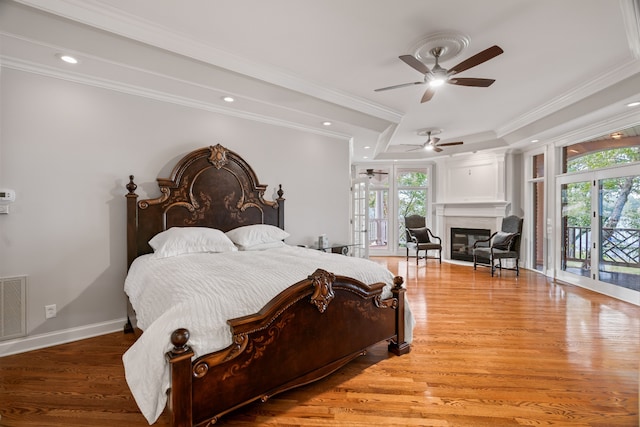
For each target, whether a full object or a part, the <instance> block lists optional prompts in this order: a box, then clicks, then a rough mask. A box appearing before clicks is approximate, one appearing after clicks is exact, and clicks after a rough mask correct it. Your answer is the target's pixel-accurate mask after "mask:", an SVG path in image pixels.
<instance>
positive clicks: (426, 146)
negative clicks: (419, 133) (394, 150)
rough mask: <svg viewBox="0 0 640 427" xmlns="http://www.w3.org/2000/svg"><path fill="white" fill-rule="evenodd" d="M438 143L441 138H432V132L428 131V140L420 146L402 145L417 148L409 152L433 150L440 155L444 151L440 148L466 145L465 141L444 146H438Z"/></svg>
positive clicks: (444, 144)
mask: <svg viewBox="0 0 640 427" xmlns="http://www.w3.org/2000/svg"><path fill="white" fill-rule="evenodd" d="M438 141H440V138H437V137H435V136H431V131H427V140H426V141H425V142H424V143H422V144H420V145H418V144H402V145H408V146H410V147H416V148H414V149H413V150H409V151H418V150H432V151H435V152H436V153H439V152H441V151H442V148H440V147H449V146H452V145H462V144H464V142H463V141H456V142H445V143H442V144H438Z"/></svg>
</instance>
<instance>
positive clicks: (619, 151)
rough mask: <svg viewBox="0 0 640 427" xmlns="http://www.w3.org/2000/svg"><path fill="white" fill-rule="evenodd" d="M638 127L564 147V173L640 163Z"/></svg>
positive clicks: (639, 130) (639, 128) (639, 133)
mask: <svg viewBox="0 0 640 427" xmlns="http://www.w3.org/2000/svg"><path fill="white" fill-rule="evenodd" d="M638 135H640V126H636V127H633V128H629V129H625V130H622V131H619V132H615V133H612V134H610V135H605V136H603V137H601V138H596V139H593V140H590V141H585V142H580V143H578V144H573V145H569V146H567V147H564V148H563V150H562V152H563V170H564V172H578V171H586V170H595V169H601V168H606V167H609V166H615V165H623V164H628V163H633V162H638V161H640V136H638Z"/></svg>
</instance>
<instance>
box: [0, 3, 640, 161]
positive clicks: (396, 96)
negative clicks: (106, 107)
mask: <svg viewBox="0 0 640 427" xmlns="http://www.w3.org/2000/svg"><path fill="white" fill-rule="evenodd" d="M16 3H22V4H24V5H27V6H30V7H34V8H36V9H39V10H41V11H46V12H49V13H51V14H53V15H57V16H58V18H55V19H56V20H57V21H56V24H55V26H59V25H66V28H67V30H66V31H65V32H64V34H61V33H60V31H59V30H56V31H54V30H53V29H52V28H53V26H54V25H53V24H51V23H49V21H47V24H46V25H44V24H41V23H40V19H43V20H44V19H45V18H46V19H49V20H50V19H51V17H48V18H47V16H45V14H42V13H41V12H37V15H35V16H34V11H32V10H29V9H28V8H25V7H22V6H19V5H17V4H16ZM0 7H2V9H0V12H3V13H4V14H5V19H4V20H2V18H0V24H2V30H1V31H0V34H1V35H2V36H3V40H2V42H3V47H2V59H3V65H5V64H8V66H12V67H16V68H20V67H22V68H26V67H27V66H28V65H29V66H33V64H38V65H39V66H41V67H42V66H46V67H57V68H59V67H61V66H60V65H54V64H53V63H48V62H46V61H43V60H41V59H38V55H39V54H42V53H44V51H46V50H47V49H52V50H56V49H60V48H67V49H71V50H72V52H73V53H76V54H78V55H80V56H81V58H82V57H83V56H84V58H83V61H82V62H81V64H79V65H80V67H79V68H76V69H75V70H74V71H73V73H75V75H76V77H77V78H78V79H80V78H81V77H80V76H85V77H86V76H89V75H90V76H92V78H93V79H94V80H95V79H100V81H105V82H106V81H109V82H112V81H115V80H117V81H119V82H121V83H123V82H126V83H127V85H128V87H129V86H136V87H138V88H142V89H140V90H148V91H154V93H158V92H160V89H159V88H162V92H163V93H165V94H167V95H166V96H169V95H168V94H172V96H175V97H179V99H180V100H183V99H184V100H186V99H188V100H189V101H184V102H192V103H193V105H196V104H197V105H201V106H204V108H209V109H214V110H216V109H217V110H220V111H226V112H229V113H231V114H237V115H245V116H249V117H251V118H254V119H258V120H263V121H268V122H272V123H276V124H281V125H285V126H297V127H300V128H304V129H311V130H312V131H315V132H320V133H327V134H330V135H335V136H336V137H339V138H346V139H348V138H353V141H354V156H353V160H354V162H361V161H365V159H364V157H365V156H366V157H368V158H369V159H368V160H372V159H373V158H375V159H391V158H395V159H415V158H430V157H432V156H434V155H435V154H432V153H425V154H423V153H422V152H410V153H406V147H401V146H400V145H399V144H420V143H422V142H424V140H425V138H424V137H421V136H418V135H417V134H416V132H417V131H418V130H420V129H423V128H427V127H434V128H438V129H442V132H441V133H440V134H439V135H438V136H439V137H440V139H441V142H447V141H458V140H463V141H465V144H464V145H462V146H455V147H450V148H446V149H445V151H444V152H442V153H440V154H439V155H441V156H442V155H448V154H451V153H457V152H464V151H476V150H479V149H485V148H493V147H512V148H514V149H518V148H524V147H526V146H528V145H530V144H531V143H530V141H531V140H532V139H542V140H549V139H554V138H558V137H559V135H563V134H566V133H567V132H577V129H580V128H585V127H589V126H591V125H592V124H593V123H596V122H606V121H611V120H612V118H616V117H621V116H624V117H627V118H628V120H630V121H634V120H635V121H639V122H640V113H629V108H628V107H626V106H625V104H626V103H628V102H629V101H631V100H640V0H620V1H614V0H561V1H559V0H482V1H477V0H447V1H441V0H402V1H398V0H320V1H319V0H269V1H265V0H215V1H211V0H187V1H180V2H176V1H158V0H136V1H132V0H20V1H18V2H11V1H9V0H0ZM0 15H2V13H0ZM60 17H64V18H66V19H70V20H73V21H77V22H79V23H82V24H86V25H88V26H91V27H96V28H99V29H100V30H104V31H106V32H107V33H105V32H104V31H101V32H97V31H95V30H91V31H93V33H91V34H89V33H88V32H87V31H89V30H88V29H86V28H84V26H80V25H76V24H73V23H65V22H64V20H61V19H60ZM42 22H44V21H42ZM46 27H51V28H48V29H47V28H46ZM445 31H446V32H452V31H455V32H459V33H463V34H465V35H466V36H467V37H468V38H469V40H470V43H469V46H468V47H467V48H466V49H465V50H463V51H462V52H461V53H460V54H459V55H458V57H456V58H453V59H451V60H448V61H446V62H443V63H442V65H443V66H444V67H445V68H451V67H452V66H454V65H455V64H457V63H458V62H461V61H462V60H464V59H466V58H468V57H470V56H472V55H474V54H476V53H478V52H480V51H482V50H484V49H486V48H488V47H490V46H492V45H498V46H500V47H501V48H502V49H503V50H504V53H503V54H502V55H499V56H497V57H496V58H494V59H492V60H490V61H487V62H485V63H483V64H481V65H478V66H477V67H474V68H472V69H470V70H467V71H465V72H463V73H461V77H481V78H492V79H496V82H495V83H494V84H493V85H492V86H490V87H488V88H474V87H461V86H453V85H445V86H444V87H442V88H440V89H439V90H438V91H437V93H436V95H435V96H434V98H433V99H432V100H431V101H429V102H427V103H424V104H421V103H420V98H421V96H422V93H423V92H424V90H425V88H426V86H424V85H417V86H410V87H404V88H400V89H396V90H391V91H385V92H374V89H376V88H380V87H385V86H391V85H394V84H399V83H406V82H412V81H418V80H421V79H422V76H421V75H420V73H418V72H417V71H416V70H414V69H412V68H410V67H409V66H408V65H406V64H405V63H403V62H402V61H400V60H399V59H398V56H399V55H403V54H413V53H414V52H415V48H416V46H417V45H418V44H419V43H420V41H421V40H423V39H424V38H425V37H427V36H430V35H432V34H434V33H438V32H445ZM105 34H107V35H105ZM108 34H111V35H108ZM113 34H115V35H117V36H118V37H117V38H115V37H114V36H113ZM123 37H124V38H127V39H133V40H135V41H136V42H132V41H131V40H129V41H126V40H124V39H123ZM139 42H142V43H139ZM145 45H150V46H154V47H157V48H162V49H164V50H166V51H168V52H172V53H173V54H180V55H182V56H176V55H173V56H172V58H171V61H168V60H167V58H166V57H163V55H165V56H166V55H168V54H167V53H164V52H162V51H159V50H157V49H155V50H150V48H149V46H145ZM194 60H197V61H194ZM118 70H120V71H122V70H126V76H125V73H123V72H120V73H119V72H118ZM116 76H117V78H116ZM155 80H157V81H155ZM105 84H106V83H105ZM195 89H199V91H197V90H195ZM225 93H229V94H232V95H233V96H234V97H236V102H234V103H233V104H229V105H218V104H220V103H219V95H222V94H225ZM324 120H329V121H331V122H332V123H333V125H332V126H331V127H328V128H327V127H323V126H322V125H321V122H322V121H324ZM633 124H635V123H633ZM364 146H370V147H371V148H370V149H365V148H364Z"/></svg>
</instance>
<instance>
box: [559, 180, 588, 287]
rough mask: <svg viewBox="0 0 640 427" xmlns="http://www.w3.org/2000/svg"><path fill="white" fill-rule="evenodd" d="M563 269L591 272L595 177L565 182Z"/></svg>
mask: <svg viewBox="0 0 640 427" xmlns="http://www.w3.org/2000/svg"><path fill="white" fill-rule="evenodd" d="M560 195H561V212H562V218H561V224H562V251H561V253H562V260H561V269H562V271H566V272H569V273H572V274H577V275H579V276H584V277H590V276H591V241H592V235H591V229H592V228H591V216H592V215H591V181H577V182H570V183H566V184H562V185H561V187H560Z"/></svg>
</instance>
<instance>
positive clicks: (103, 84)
mask: <svg viewBox="0 0 640 427" xmlns="http://www.w3.org/2000/svg"><path fill="white" fill-rule="evenodd" d="M0 68H8V69H14V70H18V71H23V72H28V73H32V74H38V75H41V76H45V77H51V78H55V79H60V80H66V81H69V82H73V83H79V84H83V85H87V86H93V87H97V88H101V89H106V90H111V91H115V92H121V93H126V94H128V95H134V96H140V97H143V98H149V99H153V100H156V101H161V102H166V103H171V104H177V105H181V106H185V107H190V108H196V109H199V110H204V111H209V112H213V113H219V114H224V115H227V116H233V117H237V118H241V119H246V120H251V121H254V122H261V123H265V124H269V125H273V126H280V127H285V128H289V129H295V130H299V131H302V132H306V133H312V134H316V135H321V136H326V137H331V138H336V139H341V140H346V141H349V140H350V139H351V138H352V135H348V134H345V133H340V132H335V131H329V130H325V129H320V128H314V127H311V126H305V125H301V124H300V123H295V122H292V121H288V120H281V119H277V118H274V117H270V116H265V115H262V114H256V113H251V112H247V111H241V110H234V109H231V108H224V107H221V106H220V105H217V104H213V103H209V102H206V101H202V100H197V99H193V98H189V97H185V96H180V95H176V94H172V93H167V92H162V91H158V90H153V89H149V88H145V87H141V86H137V85H131V84H127V83H123V82H119V81H114V80H110V79H105V78H100V77H95V76H89V75H86V74H81V73H77V72H71V71H63V70H60V69H57V68H53V67H49V66H46V65H41V64H36V63H33V62H30V61H24V60H21V59H17V58H12V57H8V56H4V55H0Z"/></svg>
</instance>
